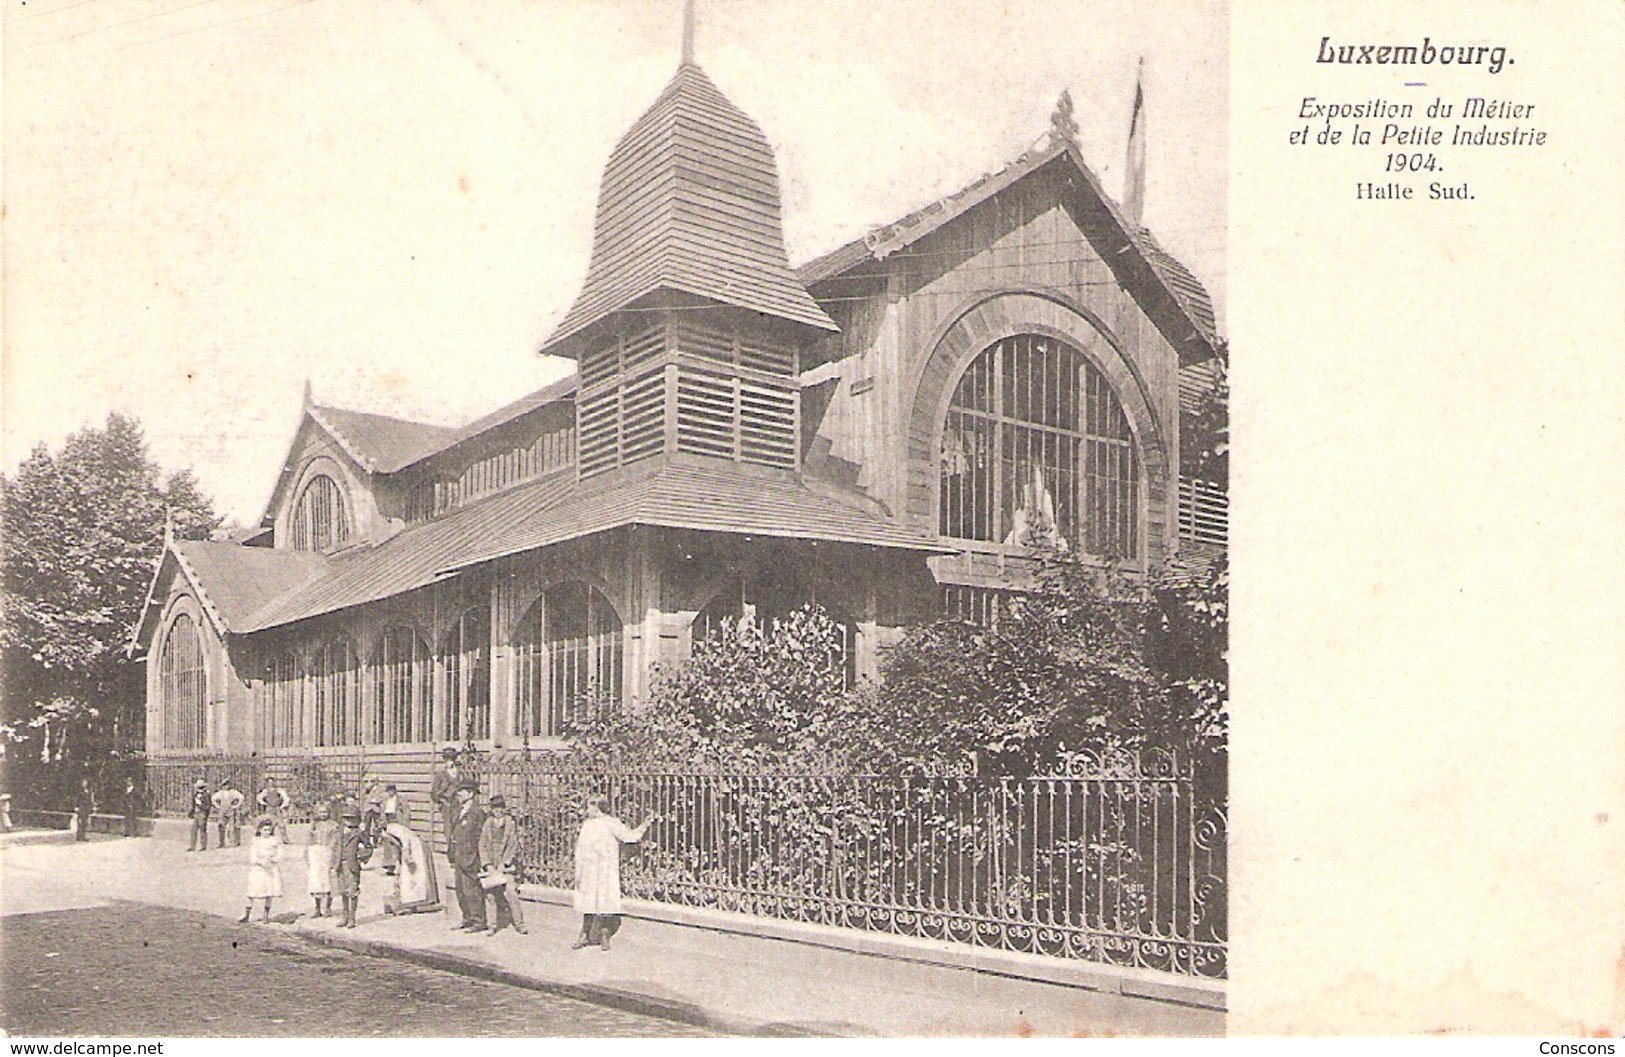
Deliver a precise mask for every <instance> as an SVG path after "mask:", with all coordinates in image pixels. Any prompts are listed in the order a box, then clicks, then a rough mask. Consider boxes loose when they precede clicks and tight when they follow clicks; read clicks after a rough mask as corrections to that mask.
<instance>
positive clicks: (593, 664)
mask: <svg viewBox="0 0 1625 1057" xmlns="http://www.w3.org/2000/svg"><path fill="white" fill-rule="evenodd" d="M621 638H622V636H621V618H620V616H619V615H618V614H616V612H615V607H614V605H613V604H611V603H610V600H609V599H608V598H606V597H604V594H603V592H601V591H599V590H598V589H597V588H595V587H593V586H592V585H590V584H585V583H579V582H575V581H571V582H567V583H561V584H555V585H554V586H553V587H551V588H549V589H548V590H547V591H546V592H544V593H543V594H542V596H541V597H540V598H538V599H537V600H536V602H535V604H534V605H532V606H531V607H530V609H529V610H528V611H527V612H526V613H525V615H524V617H522V618H521V619H520V621H519V626H518V627H517V628H516V630H515V632H514V636H513V648H514V685H515V693H514V697H515V700H514V710H515V711H514V715H515V727H516V729H517V731H518V732H519V734H520V735H522V736H527V737H557V736H560V735H562V734H564V733H565V732H566V731H567V730H568V729H569V726H570V725H571V723H572V722H574V721H576V720H577V719H579V718H582V709H583V708H585V707H586V706H587V704H588V703H589V702H593V701H598V702H605V703H619V702H620V700H621V686H622V672H621V666H622V663H623V660H624V652H623V651H624V649H625V647H624V646H623V644H622V641H621Z"/></svg>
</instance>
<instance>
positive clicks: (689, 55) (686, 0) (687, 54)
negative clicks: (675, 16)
mask: <svg viewBox="0 0 1625 1057" xmlns="http://www.w3.org/2000/svg"><path fill="white" fill-rule="evenodd" d="M693 64H694V0H683V65H684V66H692V65H693Z"/></svg>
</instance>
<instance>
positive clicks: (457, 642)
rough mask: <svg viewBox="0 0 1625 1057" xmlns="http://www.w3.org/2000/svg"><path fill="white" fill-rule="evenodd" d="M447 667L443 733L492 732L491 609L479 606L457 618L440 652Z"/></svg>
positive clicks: (477, 735) (461, 736)
mask: <svg viewBox="0 0 1625 1057" xmlns="http://www.w3.org/2000/svg"><path fill="white" fill-rule="evenodd" d="M441 663H442V664H443V665H444V667H445V670H446V696H445V700H444V701H443V702H442V710H441V718H440V722H441V728H440V729H441V733H442V735H443V736H444V737H446V738H448V739H452V740H465V741H466V740H469V739H483V738H489V737H490V736H491V610H490V609H489V608H488V607H486V606H476V607H474V608H473V609H470V610H468V611H467V612H465V613H464V614H463V615H462V617H461V618H459V619H458V621H457V624H456V626H455V627H453V628H452V629H451V632H450V633H449V634H448V635H447V636H446V641H445V646H444V648H443V650H442V652H441Z"/></svg>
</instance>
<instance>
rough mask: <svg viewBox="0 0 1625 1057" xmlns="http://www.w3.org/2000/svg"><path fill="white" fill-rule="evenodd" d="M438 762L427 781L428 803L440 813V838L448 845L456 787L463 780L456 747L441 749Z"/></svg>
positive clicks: (448, 746)
mask: <svg viewBox="0 0 1625 1057" xmlns="http://www.w3.org/2000/svg"><path fill="white" fill-rule="evenodd" d="M440 760H441V762H440V765H439V766H437V767H436V768H435V769H434V776H433V777H432V778H431V779H430V780H429V802H430V803H432V804H433V805H434V809H435V810H436V811H438V812H439V813H440V836H441V837H442V838H444V839H445V841H446V842H447V843H448V844H450V842H451V820H452V817H453V816H454V815H456V814H457V786H458V785H460V784H461V783H462V780H463V779H462V775H461V774H460V773H459V771H458V767H457V749H456V747H455V746H452V745H447V746H446V747H445V748H444V749H441V750H440Z"/></svg>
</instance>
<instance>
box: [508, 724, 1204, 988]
mask: <svg viewBox="0 0 1625 1057" xmlns="http://www.w3.org/2000/svg"><path fill="white" fill-rule="evenodd" d="M477 767H478V771H479V773H480V778H481V782H482V785H483V786H484V791H485V792H486V793H498V792H500V793H502V794H504V796H505V797H506V799H507V801H508V803H509V804H510V805H511V806H512V807H513V808H514V810H515V813H516V814H517V815H518V816H519V818H520V820H521V829H522V849H523V850H522V859H523V864H522V868H523V871H524V873H525V876H526V879H528V880H531V881H535V882H539V883H542V884H548V885H554V886H559V887H569V886H570V885H571V884H572V883H573V870H574V867H573V855H574V845H575V835H576V830H577V827H578V826H579V824H580V820H581V817H582V804H583V802H584V800H585V798H586V796H587V795H588V794H589V793H594V792H598V793H607V794H608V795H609V796H610V798H611V800H612V802H613V803H614V809H615V811H616V812H617V813H619V814H620V815H621V817H622V818H623V819H624V820H625V821H627V822H628V823H630V824H636V823H637V822H639V821H640V820H641V819H643V818H644V817H646V816H648V815H649V814H651V813H652V814H654V815H655V816H656V818H655V821H654V823H653V825H652V826H651V828H650V830H649V834H648V836H647V837H646V838H645V841H644V844H643V846H642V847H641V848H637V849H635V850H634V849H630V848H629V849H628V855H627V858H626V861H625V865H624V869H623V872H622V883H623V888H624V889H625V891H626V893H627V894H628V895H633V896H637V897H639V898H643V899H651V900H659V901H664V902H669V903H677V904H682V905H685V906H698V907H711V908H717V909H721V910H730V911H738V912H741V913H747V914H756V915H760V916H765V917H772V918H781V919H786V920H792V921H804V922H815V923H818V924H823V925H834V926H841V927H847V928H857V929H866V930H872V931H878V932H888V933H894V934H899V935H907V936H919V937H925V938H930V939H940V940H951V941H955V942H959V943H967V944H973V945H976V946H982V947H991V948H997V949H1001V950H1010V951H1019V952H1026V953H1033V954H1044V955H1050V956H1057V957H1065V958H1076V959H1085V960H1091V961H1096V962H1102V963H1108V964H1114V965H1128V966H1136V967H1142V968H1149V969H1158V970H1163V971H1167V972H1174V973H1180V974H1185V975H1190V976H1200V977H1223V976H1225V974H1226V957H1225V949H1226V937H1227V925H1226V889H1225V876H1226V869H1225V815H1224V810H1223V807H1222V804H1221V803H1220V802H1218V801H1217V800H1216V799H1215V798H1214V797H1212V796H1210V795H1208V794H1205V793H1204V792H1203V791H1202V790H1201V789H1199V787H1198V784H1197V783H1196V782H1195V780H1194V777H1193V775H1192V773H1191V771H1190V769H1189V766H1188V765H1186V764H1184V763H1183V762H1181V761H1179V760H1176V759H1174V758H1173V757H1171V756H1167V755H1163V754H1154V755H1151V756H1145V757H1140V756H1130V755H1115V756H1111V757H1107V758H1102V757H1099V756H1092V755H1080V756H1077V757H1074V758H1073V759H1072V760H1071V761H1069V763H1068V764H1067V766H1066V767H1065V768H1064V769H1063V770H1061V771H1059V772H1057V773H1054V774H1048V775H1043V776H1040V777H1031V778H989V777H975V776H954V777H914V776H882V775H805V774H760V773H753V774H724V773H702V772H690V773H675V772H660V771H649V772H623V773H607V772H594V771H585V770H579V769H574V768H571V767H570V766H568V765H566V764H565V763H563V762H561V761H559V760H557V759H555V758H551V757H540V758H526V757H522V756H520V757H504V756H496V757H489V758H486V759H482V760H480V761H479V762H478V765H477Z"/></svg>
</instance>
